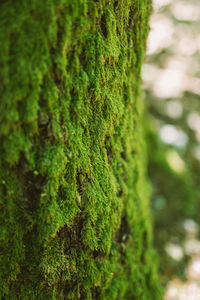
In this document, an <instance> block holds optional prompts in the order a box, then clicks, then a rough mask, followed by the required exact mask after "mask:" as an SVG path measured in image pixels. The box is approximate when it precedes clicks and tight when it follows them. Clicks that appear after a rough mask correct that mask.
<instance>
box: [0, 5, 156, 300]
mask: <svg viewBox="0 0 200 300" xmlns="http://www.w3.org/2000/svg"><path fill="white" fill-rule="evenodd" d="M150 10H151V5H150V0H118V1H117V0H99V1H98V0H96V1H95V0H73V1H70V0H43V1H41V0H31V1H28V0H21V1H11V0H6V1H2V2H1V4H0V40H1V47H0V68H1V74H0V75H1V85H0V90H1V102H0V105H1V107H0V111H1V115H0V139H1V146H0V191H1V198H0V221H1V226H0V244H1V245H0V272H1V274H0V299H12V300H14V299H20V300H22V299H27V300H31V299H47V300H48V299H74V300H75V299H103V300H105V299H108V300H112V299H138V300H142V299H144V300H150V299H153V300H156V299H160V296H159V288H158V284H157V275H156V267H155V264H154V253H153V251H152V245H151V228H150V223H149V212H148V186H147V184H146V182H145V151H144V144H143V139H142V128H141V100H140V92H139V85H140V68H141V62H142V59H143V56H144V51H145V40H146V36H147V33H148V18H149V13H150Z"/></svg>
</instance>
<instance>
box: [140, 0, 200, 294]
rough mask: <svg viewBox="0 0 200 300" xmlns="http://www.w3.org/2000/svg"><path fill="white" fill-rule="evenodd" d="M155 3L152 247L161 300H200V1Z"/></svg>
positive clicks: (149, 130) (146, 75)
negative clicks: (157, 258)
mask: <svg viewBox="0 0 200 300" xmlns="http://www.w3.org/2000/svg"><path fill="white" fill-rule="evenodd" d="M153 2H154V3H153V8H154V12H153V14H152V17H151V23H150V26H151V31H150V35H149V40H148V51H147V58H146V63H145V64H144V66H143V71H142V76H143V82H144V90H145V94H146V95H145V99H146V102H147V106H148V116H149V117H148V118H149V119H148V120H145V122H146V135H147V139H148V153H149V157H148V159H149V168H148V172H149V177H150V180H151V186H152V202H151V203H152V215H153V220H154V237H155V240H154V243H155V246H156V248H157V251H158V252H159V255H160V273H161V275H162V278H161V280H162V284H163V287H164V300H200V235H199V232H200V226H199V225H200V217H199V212H200V176H199V175H200V0H185V1H184V0H154V1H153ZM145 119H146V118H145Z"/></svg>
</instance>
